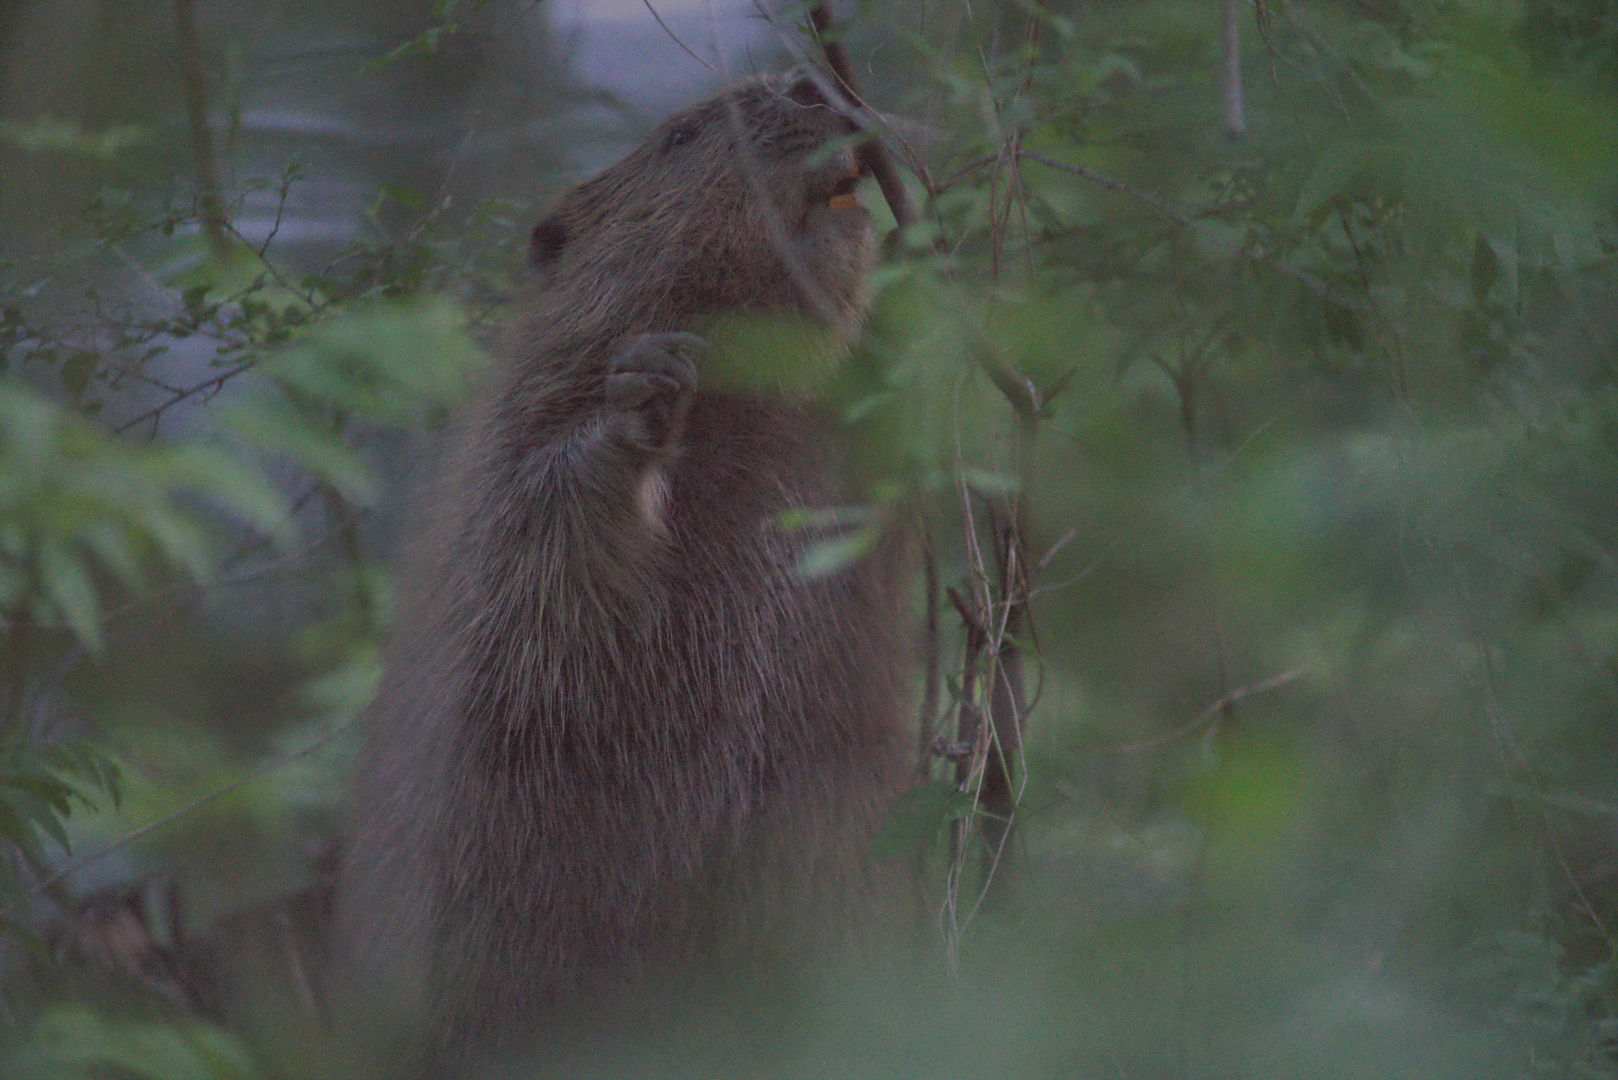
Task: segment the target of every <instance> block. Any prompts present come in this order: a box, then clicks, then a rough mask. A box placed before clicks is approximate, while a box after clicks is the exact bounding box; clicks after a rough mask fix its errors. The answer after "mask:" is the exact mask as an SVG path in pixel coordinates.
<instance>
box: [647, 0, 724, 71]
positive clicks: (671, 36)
mask: <svg viewBox="0 0 1618 1080" xmlns="http://www.w3.org/2000/svg"><path fill="white" fill-rule="evenodd" d="M640 2H641V3H642V4H645V5H646V10H647V11H649V12H651V13H652V18H654V19H656V20H657V25H658V26H661V27H662V28H663V33H665V34H667V35H668V36H669V40H670V41H672V42H674V44H676V45H678V46H679V47H680V48H682V49H684V50H685V54H686V55H687V56H689V57H690V58H691V59H693V60H695V61H696V62H697V63H699V64H701V65H702V66H703V67H704V68H706V69H707V70H708V71H712V70H713V65H712V64H710V63H708V61H706V60H704V59H703V58H702V57H700V56H698V55H697V54H696V53H694V52H692V51H691V46H689V45H687V44H686V43H685V42H683V41H681V40H680V36H679V35H678V34H676V33H675V32H674V31H673V30H670V29H669V24H668V23H666V22H664V21H663V16H661V15H659V14H658V13H657V9H656V8H654V7H653V6H652V0H640Z"/></svg>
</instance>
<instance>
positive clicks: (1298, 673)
mask: <svg viewBox="0 0 1618 1080" xmlns="http://www.w3.org/2000/svg"><path fill="white" fill-rule="evenodd" d="M1311 670H1312V669H1310V668H1307V667H1297V668H1293V669H1292V670H1291V671H1284V672H1282V673H1281V674H1279V675H1276V676H1274V677H1273V678H1269V679H1265V680H1264V681H1263V682H1257V683H1254V684H1253V685H1251V686H1239V687H1237V688H1236V689H1235V690H1232V691H1230V693H1228V694H1226V695H1225V696H1224V697H1222V698H1220V699H1219V700H1218V701H1216V702H1214V703H1213V704H1212V705H1209V706H1208V707H1207V708H1206V709H1203V710H1202V711H1201V712H1199V713H1198V714H1197V715H1196V717H1195V718H1194V719H1193V720H1192V721H1191V722H1190V723H1189V724H1186V725H1185V726H1184V727H1181V728H1177V729H1176V730H1174V731H1171V732H1169V733H1168V734H1167V735H1159V736H1158V737H1157V738H1155V739H1143V740H1141V741H1140V742H1133V743H1126V744H1124V745H1123V746H1117V747H1114V748H1113V749H1114V750H1115V751H1116V752H1117V753H1120V754H1138V753H1140V752H1141V751H1143V750H1155V749H1156V748H1157V747H1159V746H1165V745H1167V744H1168V743H1171V742H1173V741H1175V740H1176V739H1181V738H1184V737H1185V736H1187V735H1189V734H1191V733H1192V732H1193V731H1195V730H1197V728H1199V727H1201V726H1202V725H1203V724H1204V723H1206V722H1207V721H1208V720H1209V719H1211V718H1212V717H1214V716H1217V715H1219V714H1221V713H1223V712H1224V711H1225V710H1226V709H1229V708H1230V707H1231V706H1232V705H1234V704H1236V702H1238V701H1241V700H1242V699H1243V698H1250V697H1253V696H1255V695H1257V694H1263V693H1267V692H1269V691H1271V690H1276V689H1279V688H1280V687H1283V686H1285V685H1286V684H1287V683H1290V682H1296V681H1297V680H1299V679H1301V678H1303V677H1304V676H1305V675H1307V674H1309V672H1310V671H1311Z"/></svg>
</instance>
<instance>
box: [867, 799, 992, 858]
mask: <svg viewBox="0 0 1618 1080" xmlns="http://www.w3.org/2000/svg"><path fill="white" fill-rule="evenodd" d="M975 806H976V800H974V799H973V797H972V793H971V792H968V791H960V790H958V789H957V788H956V786H955V785H954V784H953V783H950V782H948V781H944V780H934V781H933V782H931V783H928V784H921V785H919V786H917V787H913V788H911V789H910V790H909V791H907V792H905V793H904V794H903V795H901V796H899V798H898V799H897V800H896V801H895V802H894V804H893V809H892V810H890V811H888V816H887V820H885V821H883V822H882V827H881V828H880V829H879V830H878V831H877V835H876V841H875V843H874V844H873V846H872V851H873V853H874V854H875V855H876V857H877V858H879V859H886V858H892V857H894V856H897V855H904V854H907V853H908V852H909V851H911V850H912V849H913V848H914V847H915V846H916V845H917V844H932V843H935V842H936V841H937V840H938V838H939V836H940V835H942V834H943V831H944V827H945V826H946V825H948V824H949V823H950V822H952V821H959V820H961V819H962V818H965V817H970V816H971V814H972V811H973V808H974V807H975Z"/></svg>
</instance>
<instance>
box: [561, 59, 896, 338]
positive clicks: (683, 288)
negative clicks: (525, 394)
mask: <svg viewBox="0 0 1618 1080" xmlns="http://www.w3.org/2000/svg"><path fill="white" fill-rule="evenodd" d="M859 179H860V172H859V166H858V164H857V163H856V158H855V154H854V127H853V125H852V124H851V123H850V122H849V121H848V120H847V119H845V118H844V117H843V116H842V115H840V114H839V113H838V112H837V111H835V110H834V109H833V108H832V107H831V106H830V105H829V104H828V103H827V101H826V99H825V97H824V96H823V95H822V94H821V92H820V90H819V89H818V88H817V86H816V84H815V82H814V81H813V80H812V79H810V78H807V77H802V76H797V75H788V76H782V77H775V78H762V79H755V80H752V81H749V82H746V83H743V84H742V85H740V86H738V87H735V88H734V89H732V90H730V91H728V92H726V93H724V94H721V95H720V96H719V97H716V98H713V99H712V100H709V101H706V102H704V103H702V104H700V105H696V106H694V107H692V108H689V109H687V110H685V111H684V112H681V113H679V114H678V115H676V116H675V117H673V118H672V119H670V120H669V121H668V122H667V123H665V124H663V125H662V126H661V127H659V128H658V129H657V130H656V131H654V132H653V133H652V134H651V137H650V138H648V139H647V141H646V142H645V143H644V144H643V145H642V146H641V147H640V148H639V149H637V150H635V151H634V152H633V153H631V154H630V155H629V156H628V157H626V158H625V159H624V160H623V161H620V162H619V163H618V164H616V165H614V166H612V167H611V168H609V169H607V170H606V171H605V172H603V173H601V174H600V175H599V176H596V177H595V178H594V179H592V180H588V181H586V182H585V183H583V184H581V185H579V186H578V187H577V188H575V189H574V190H573V191H571V192H569V193H568V194H567V195H566V196H564V197H563V198H562V199H561V201H560V202H559V203H558V204H557V206H556V208H555V210H554V211H553V212H552V213H551V214H550V215H549V216H548V217H547V218H546V219H545V220H544V221H542V222H540V224H539V225H538V226H537V227H536V228H535V229H534V232H533V237H532V241H531V244H530V255H531V261H532V262H533V264H534V266H535V267H536V269H537V270H538V271H539V275H540V288H541V290H542V291H543V292H545V293H548V294H549V298H550V299H551V300H552V301H553V303H552V304H549V305H547V306H550V307H551V308H552V309H553V310H560V311H566V313H567V314H568V315H569V316H570V317H577V318H582V319H583V321H584V322H590V321H594V320H602V321H605V322H614V323H616V322H620V321H621V322H623V323H625V324H628V326H627V327H626V328H633V329H634V330H636V331H642V332H644V331H647V330H659V329H692V328H697V327H699V326H700V325H701V324H702V323H703V322H704V321H705V320H709V319H712V318H714V317H718V316H724V315H729V314H733V313H758V314H760V315H786V316H808V317H809V318H811V319H813V320H814V321H816V322H818V323H820V324H822V325H824V326H827V327H829V328H830V329H832V330H834V331H835V332H836V333H837V334H838V335H839V336H841V337H843V338H845V339H846V338H851V337H852V336H853V335H854V334H855V333H856V332H857V330H858V328H859V325H860V323H861V321H862V320H863V318H864V313H865V308H866V297H865V289H864V280H865V275H866V272H867V271H868V270H869V269H870V267H871V264H872V262H873V260H874V258H875V247H876V245H875V240H874V237H873V234H872V230H871V220H870V216H869V215H868V214H867V213H866V211H865V209H864V208H863V207H862V206H860V204H859V202H858V201H857V200H856V198H855V196H854V188H855V185H856V184H857V183H858V181H859ZM652 322H655V323H665V322H666V323H668V324H669V325H667V326H661V325H649V323H652Z"/></svg>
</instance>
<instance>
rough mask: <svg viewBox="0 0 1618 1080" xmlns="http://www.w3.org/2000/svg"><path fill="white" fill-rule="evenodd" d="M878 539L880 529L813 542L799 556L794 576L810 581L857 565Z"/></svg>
mask: <svg viewBox="0 0 1618 1080" xmlns="http://www.w3.org/2000/svg"><path fill="white" fill-rule="evenodd" d="M880 535H881V530H880V529H875V528H865V529H856V530H854V531H853V532H849V533H844V534H843V535H841V536H833V537H828V538H827V539H825V540H819V541H816V542H815V543H813V544H810V545H809V546H808V547H807V548H806V549H804V552H803V554H801V555H799V556H798V561H797V564H796V565H795V566H794V567H793V572H794V573H795V574H797V575H798V576H799V577H801V578H805V579H809V580H812V579H814V578H820V577H827V576H829V575H831V574H835V573H836V572H837V571H839V570H841V569H843V568H844V567H846V566H850V565H852V564H853V563H855V562H858V561H859V559H860V557H861V556H863V555H864V554H865V553H866V552H868V551H870V550H871V548H872V547H873V546H875V544H876V541H877V537H878V536H880Z"/></svg>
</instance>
